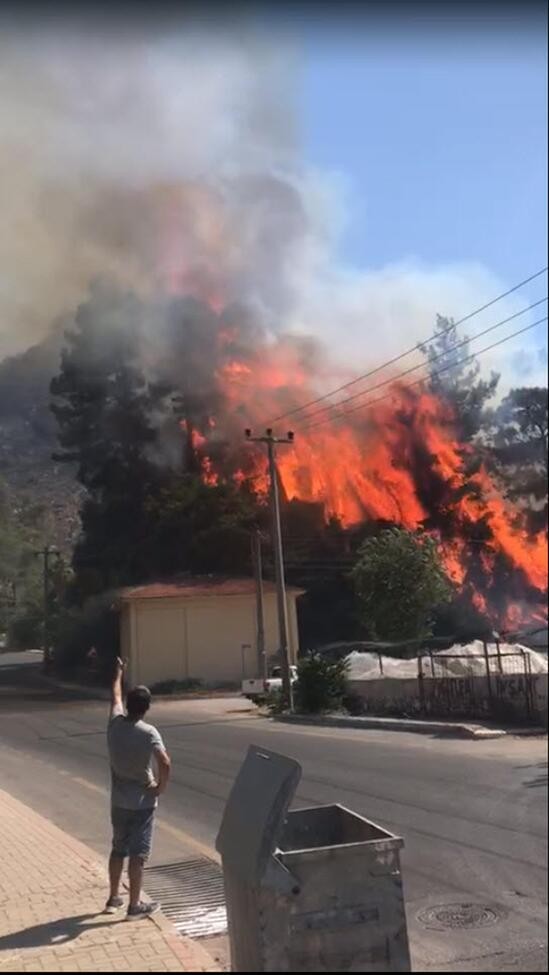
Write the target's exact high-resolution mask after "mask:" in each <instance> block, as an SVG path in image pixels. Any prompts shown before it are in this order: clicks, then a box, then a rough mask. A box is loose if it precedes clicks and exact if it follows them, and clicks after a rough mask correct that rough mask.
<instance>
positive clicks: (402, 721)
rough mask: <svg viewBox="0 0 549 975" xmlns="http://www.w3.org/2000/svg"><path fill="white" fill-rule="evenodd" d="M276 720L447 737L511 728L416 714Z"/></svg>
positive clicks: (497, 733)
mask: <svg viewBox="0 0 549 975" xmlns="http://www.w3.org/2000/svg"><path fill="white" fill-rule="evenodd" d="M274 720H275V721H281V722H286V723H289V724H305V725H316V726H320V727H324V728H362V729H363V730H373V729H376V728H377V729H378V730H379V731H409V732H410V731H411V732H415V733H416V734H422V735H444V736H445V737H454V738H468V739H472V740H476V741H479V740H484V741H486V740H488V739H492V738H505V737H506V735H508V734H510V733H511V734H512V732H508V731H505V730H504V729H503V728H486V727H484V726H482V725H474V724H465V723H454V722H451V721H420V720H417V719H415V718H374V717H372V718H360V717H352V716H350V715H349V717H345V716H342V715H330V714H326V715H324V716H323V717H309V716H308V715H302V714H279V715H275V716H274Z"/></svg>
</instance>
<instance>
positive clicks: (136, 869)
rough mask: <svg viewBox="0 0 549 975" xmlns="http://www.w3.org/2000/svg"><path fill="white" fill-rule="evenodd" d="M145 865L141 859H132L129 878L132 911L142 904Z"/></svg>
mask: <svg viewBox="0 0 549 975" xmlns="http://www.w3.org/2000/svg"><path fill="white" fill-rule="evenodd" d="M143 864H144V861H143V859H142V858H141V857H130V865H129V867H128V876H129V878H130V910H131V909H132V907H137V906H138V904H140V903H141V887H142V885H143Z"/></svg>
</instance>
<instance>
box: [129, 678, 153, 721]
mask: <svg viewBox="0 0 549 975" xmlns="http://www.w3.org/2000/svg"><path fill="white" fill-rule="evenodd" d="M151 697H152V695H151V692H150V690H149V688H148V687H143V686H141V687H134V688H132V690H131V691H129V693H128V696H127V698H126V710H127V712H128V718H132V719H133V720H134V721H138V720H139V718H143V717H144V715H146V713H147V711H148V710H149V708H150V706H151Z"/></svg>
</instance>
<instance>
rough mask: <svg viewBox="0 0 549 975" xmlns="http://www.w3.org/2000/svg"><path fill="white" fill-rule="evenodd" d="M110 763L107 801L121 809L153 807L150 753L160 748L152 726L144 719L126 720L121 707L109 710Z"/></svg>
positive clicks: (159, 742) (162, 745)
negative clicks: (109, 793) (110, 713)
mask: <svg viewBox="0 0 549 975" xmlns="http://www.w3.org/2000/svg"><path fill="white" fill-rule="evenodd" d="M107 742H108V746H109V758H110V762H111V785H112V788H111V801H112V805H113V806H116V807H119V808H121V809H154V807H155V806H156V805H157V799H156V796H155V795H151V793H150V792H149V791H148V787H150V785H151V784H152V783H154V781H155V776H154V772H153V765H152V763H153V756H154V753H155V752H157V751H159V750H160V749H163V748H164V743H163V741H162V738H161V737H160V735H159V733H158V731H157V730H156V728H154V727H153V725H152V724H146V722H145V721H130V720H129V718H127V717H126V716H125V714H124V711H123V709H122V708H115V709H114V710H113V713H112V716H111V719H110V721H109V727H108V730H107Z"/></svg>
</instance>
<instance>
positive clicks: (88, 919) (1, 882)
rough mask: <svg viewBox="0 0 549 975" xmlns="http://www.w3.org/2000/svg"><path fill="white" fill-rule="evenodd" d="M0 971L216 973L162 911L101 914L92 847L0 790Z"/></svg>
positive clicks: (101, 874)
mask: <svg viewBox="0 0 549 975" xmlns="http://www.w3.org/2000/svg"><path fill="white" fill-rule="evenodd" d="M0 823H1V824H2V831H1V836H0V852H1V856H0V973H1V975H3V973H4V972H107V971H117V972H142V971H151V972H202V971H204V972H216V971H219V968H218V967H217V966H216V965H215V963H214V961H213V960H212V958H211V957H210V956H209V955H208V953H207V952H206V951H205V950H204V949H203V948H202V947H201V946H200V945H199V944H197V943H195V942H192V941H190V940H189V939H185V938H182V937H180V936H179V935H178V934H177V933H176V931H175V929H174V928H173V927H172V925H171V924H170V923H169V922H168V921H167V920H166V918H165V917H163V915H161V914H160V915H157V916H155V917H154V918H151V919H150V920H147V921H141V922H140V923H139V925H136V926H132V928H131V930H130V931H128V925H125V924H124V923H123V918H122V919H121V918H119V917H117V916H114V917H113V916H108V915H105V914H102V913H101V911H102V909H103V904H104V901H105V886H106V885H105V881H106V876H105V868H104V867H103V866H101V865H100V864H98V863H97V861H96V859H95V856H94V854H93V852H92V851H91V850H89V849H88V848H87V847H86V846H84V845H83V844H82V843H80V842H79V841H78V840H75V839H73V837H71V836H68V835H67V834H66V833H64V832H62V830H60V829H58V828H57V826H55V825H54V824H53V823H51V822H49V821H48V820H47V819H44V817H42V816H40V815H38V814H37V813H35V812H34V810H32V809H30V808H29V807H28V806H25V805H23V804H22V803H20V802H19V801H18V800H16V799H14V798H13V797H12V796H10V795H8V793H6V792H3V791H2V790H0Z"/></svg>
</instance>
